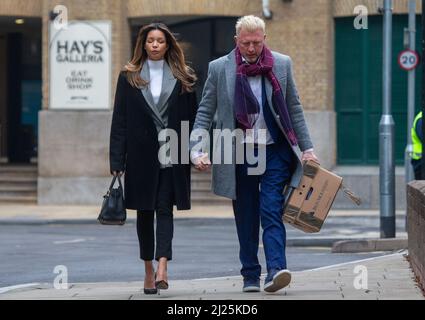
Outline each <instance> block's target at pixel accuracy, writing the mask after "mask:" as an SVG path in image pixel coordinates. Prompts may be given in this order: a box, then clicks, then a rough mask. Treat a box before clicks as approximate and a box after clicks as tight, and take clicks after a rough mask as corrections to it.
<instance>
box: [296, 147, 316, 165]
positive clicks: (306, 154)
mask: <svg viewBox="0 0 425 320" xmlns="http://www.w3.org/2000/svg"><path fill="white" fill-rule="evenodd" d="M308 160H311V161H314V162H317V163H318V164H320V161H319V158H317V156H316V155H315V154H314V151H309V150H307V151H304V152H303V155H302V157H301V161H308Z"/></svg>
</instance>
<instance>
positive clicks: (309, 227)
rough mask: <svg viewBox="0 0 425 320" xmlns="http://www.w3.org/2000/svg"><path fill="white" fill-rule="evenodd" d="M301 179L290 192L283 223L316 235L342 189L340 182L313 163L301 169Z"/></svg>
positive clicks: (334, 175)
mask: <svg viewBox="0 0 425 320" xmlns="http://www.w3.org/2000/svg"><path fill="white" fill-rule="evenodd" d="M303 169H304V176H303V178H302V180H301V183H300V185H299V186H298V188H297V189H292V191H291V193H290V194H289V197H288V198H287V201H286V205H285V207H284V212H283V221H284V222H286V223H289V224H291V225H292V226H294V227H295V228H298V229H301V230H302V231H304V232H307V233H315V232H319V231H320V229H321V228H322V225H323V222H324V221H325V219H326V217H327V215H328V213H329V210H330V209H331V207H332V204H333V202H334V200H335V197H336V195H337V193H338V190H339V189H340V188H341V186H342V178H341V177H339V176H337V175H336V174H334V173H332V172H329V171H327V170H326V169H323V168H322V167H320V165H319V164H317V163H316V162H313V161H306V162H304V165H303Z"/></svg>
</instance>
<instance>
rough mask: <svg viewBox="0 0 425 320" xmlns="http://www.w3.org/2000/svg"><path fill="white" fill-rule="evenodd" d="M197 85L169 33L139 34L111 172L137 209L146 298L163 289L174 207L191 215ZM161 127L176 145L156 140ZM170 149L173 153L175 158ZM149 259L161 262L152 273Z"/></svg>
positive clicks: (121, 85) (121, 82)
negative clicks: (191, 144)
mask: <svg viewBox="0 0 425 320" xmlns="http://www.w3.org/2000/svg"><path fill="white" fill-rule="evenodd" d="M195 81H196V76H195V74H194V72H193V70H192V69H191V68H189V67H188V66H187V65H186V63H185V59H184V55H183V51H182V49H181V48H180V46H179V44H178V43H177V41H176V39H175V38H174V36H173V34H172V33H171V32H170V30H169V29H168V28H167V26H165V25H164V24H160V23H154V24H150V25H147V26H145V27H143V28H142V29H141V30H140V31H139V35H138V38H137V42H136V46H135V50H134V55H133V58H132V60H131V61H130V62H129V63H128V64H127V65H126V66H125V68H124V71H122V72H121V73H120V75H119V79H118V84H117V91H116V96H115V105H114V112H113V118H112V127H111V137H110V167H111V173H113V174H115V175H117V174H119V175H122V174H123V173H124V172H125V187H124V190H125V203H126V207H127V209H134V210H137V234H138V238H139V245H140V258H141V259H142V260H144V262H145V282H144V289H145V290H144V291H145V293H146V294H156V293H157V291H158V289H168V278H167V262H168V261H170V260H171V259H172V238H173V206H174V205H176V206H177V209H178V210H189V209H190V163H189V160H188V159H189V141H188V139H189V133H190V131H191V129H192V126H193V121H194V119H195V116H196V106H197V104H196V95H195V93H194V85H195ZM164 129H167V130H170V131H173V132H175V135H174V137H177V140H176V139H171V141H170V143H169V145H166V144H165V143H166V142H165V141H164V142H163V141H162V139H158V137H159V133H160V132H161V131H163V130H164ZM163 133H164V132H162V133H161V134H163ZM170 136H173V135H172V134H171V135H170ZM159 140H161V141H159ZM176 147H177V148H176ZM167 149H168V150H172V151H176V150H178V155H177V154H175V152H174V153H171V154H170V152H167ZM154 212H156V223H157V225H156V248H155V234H154ZM155 249H156V250H155ZM153 259H155V260H156V261H158V269H157V271H156V273H155V270H154V266H153V262H152V261H153Z"/></svg>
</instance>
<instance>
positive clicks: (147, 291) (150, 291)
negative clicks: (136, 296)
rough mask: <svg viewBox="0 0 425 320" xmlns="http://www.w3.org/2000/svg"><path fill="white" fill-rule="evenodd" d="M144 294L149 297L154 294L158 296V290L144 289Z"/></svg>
mask: <svg viewBox="0 0 425 320" xmlns="http://www.w3.org/2000/svg"><path fill="white" fill-rule="evenodd" d="M143 292H144V293H145V294H147V295H153V294H158V289H157V288H154V289H146V288H144V289H143Z"/></svg>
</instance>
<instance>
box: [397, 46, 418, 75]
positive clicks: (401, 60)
mask: <svg viewBox="0 0 425 320" xmlns="http://www.w3.org/2000/svg"><path fill="white" fill-rule="evenodd" d="M398 64H399V65H400V68H402V69H403V70H406V71H410V70H413V69H415V68H416V67H417V66H418V64H419V55H418V53H417V52H416V51H413V50H404V51H402V52H401V53H400V55H399V56H398Z"/></svg>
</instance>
